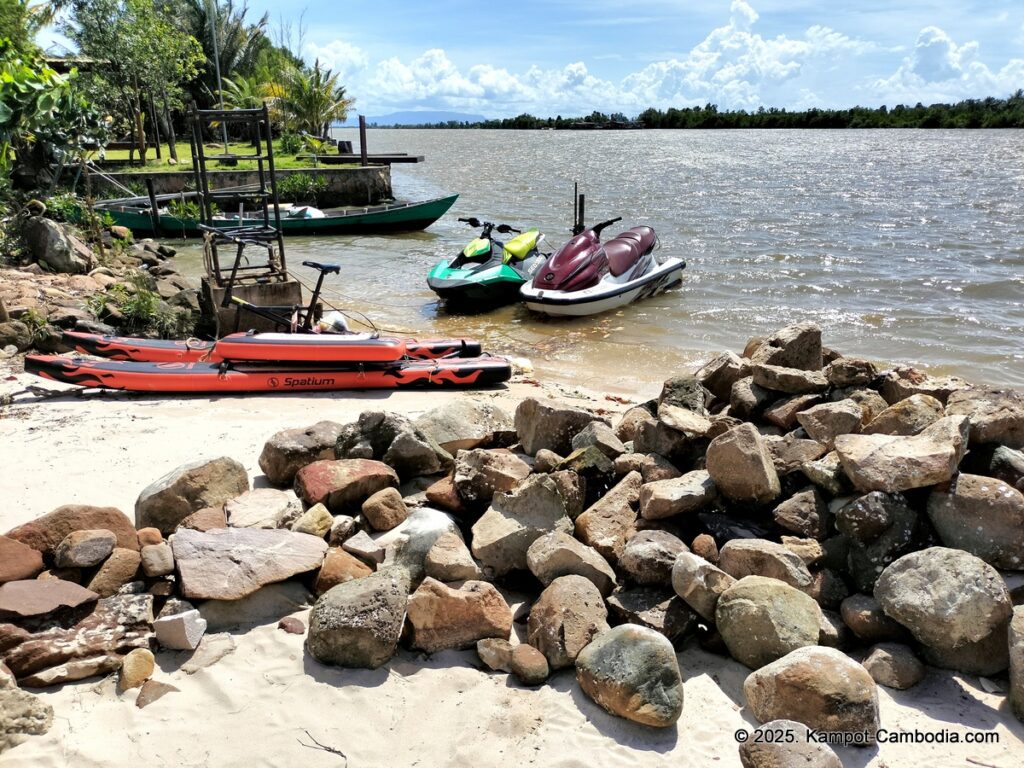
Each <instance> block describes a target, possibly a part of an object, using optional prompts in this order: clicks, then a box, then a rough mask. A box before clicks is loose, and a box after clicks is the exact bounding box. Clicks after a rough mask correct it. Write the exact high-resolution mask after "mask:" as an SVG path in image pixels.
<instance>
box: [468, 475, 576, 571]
mask: <svg viewBox="0 0 1024 768" xmlns="http://www.w3.org/2000/svg"><path fill="white" fill-rule="evenodd" d="M572 529H573V523H572V520H571V519H570V518H569V516H568V515H567V514H566V503H565V498H564V497H563V496H562V494H561V492H560V491H559V489H558V485H557V484H556V483H555V481H554V480H552V479H551V477H550V476H549V475H532V476H531V477H530V478H529V479H527V480H526V481H525V482H523V483H522V485H520V486H519V488H518V489H516V491H515V492H514V493H498V494H495V496H494V500H493V503H492V504H491V506H490V507H489V508H488V510H487V511H486V512H485V513H484V514H483V516H481V518H480V519H479V520H477V521H476V523H474V525H473V537H472V542H473V543H472V551H473V556H474V557H475V558H476V559H477V560H479V561H480V562H481V563H483V564H484V565H486V566H488V567H489V568H490V569H491V570H492V571H493V572H494V574H495V575H499V576H500V575H502V574H505V573H508V572H509V571H512V570H516V569H523V570H525V569H526V568H527V567H528V564H527V560H526V553H527V551H528V550H529V548H530V545H531V544H533V542H534V541H536V540H537V539H539V538H540V537H541V536H543V535H544V534H545V533H550V532H552V531H562V532H563V533H570V532H571V531H572Z"/></svg>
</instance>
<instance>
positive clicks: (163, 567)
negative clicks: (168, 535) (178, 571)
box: [139, 541, 174, 579]
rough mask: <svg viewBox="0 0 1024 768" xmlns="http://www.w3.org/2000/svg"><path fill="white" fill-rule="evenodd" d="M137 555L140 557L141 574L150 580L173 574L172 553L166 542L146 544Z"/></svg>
mask: <svg viewBox="0 0 1024 768" xmlns="http://www.w3.org/2000/svg"><path fill="white" fill-rule="evenodd" d="M139 554H140V555H141V557H142V572H143V573H144V574H146V575H147V576H149V577H150V578H151V579H152V578H159V577H160V576H169V575H170V574H172V573H174V552H173V551H172V550H171V545H170V544H168V543H167V542H166V541H161V542H160V543H159V544H148V545H146V546H145V547H143V548H142V549H141V550H140V552H139Z"/></svg>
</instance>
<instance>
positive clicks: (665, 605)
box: [607, 587, 697, 643]
mask: <svg viewBox="0 0 1024 768" xmlns="http://www.w3.org/2000/svg"><path fill="white" fill-rule="evenodd" d="M607 603H608V610H609V611H610V612H611V615H612V616H613V617H614V618H615V623H616V624H636V625H638V626H641V627H647V628H648V629H653V630H654V631H655V632H657V633H659V634H662V635H664V636H665V637H667V638H668V639H669V640H670V641H672V642H673V643H675V642H676V641H678V640H681V639H682V638H684V637H685V636H687V635H689V634H691V633H693V632H694V630H696V628H697V614H696V613H694V612H693V611H692V610H691V609H690V607H689V606H688V605H687V604H686V603H685V602H683V600H682V599H680V598H679V597H677V596H676V595H675V594H673V592H672V591H671V590H666V589H662V588H660V587H634V588H633V589H623V590H619V591H617V592H615V594H613V595H611V596H610V597H608V600H607Z"/></svg>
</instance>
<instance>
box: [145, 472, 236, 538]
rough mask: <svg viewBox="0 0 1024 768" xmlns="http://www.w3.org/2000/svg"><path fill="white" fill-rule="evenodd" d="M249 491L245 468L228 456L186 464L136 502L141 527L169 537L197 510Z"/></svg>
mask: <svg viewBox="0 0 1024 768" xmlns="http://www.w3.org/2000/svg"><path fill="white" fill-rule="evenodd" d="M247 490H249V475H248V474H247V473H246V471H245V467H243V466H242V465H241V464H239V463H238V462H237V461H235V460H234V459H230V458H228V457H226V456H224V457H221V458H219V459H213V460H210V461H207V460H200V461H194V462H190V463H188V464H183V465H181V466H180V467H178V468H176V469H174V470H172V471H171V472H168V473H167V474H166V475H164V476H163V477H161V478H160V479H159V480H157V481H155V482H153V483H152V484H150V485H149V486H147V487H146V488H145V489H144V490H143V491H142V493H140V494H139V498H138V500H137V501H136V502H135V524H136V527H137V528H150V527H152V528H157V529H159V531H160V533H162V534H164V535H165V536H167V535H168V534H171V533H173V532H174V529H175V528H177V527H178V524H179V523H180V522H181V521H182V520H184V519H185V518H186V517H188V516H189V515H191V514H192V513H193V512H198V511H199V510H201V509H205V508H207V507H220V506H223V505H224V503H225V502H227V501H229V500H231V499H233V498H235V497H236V496H238V495H239V494H241V493H244V492H245V491H247Z"/></svg>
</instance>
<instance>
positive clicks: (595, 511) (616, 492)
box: [575, 472, 642, 563]
mask: <svg viewBox="0 0 1024 768" xmlns="http://www.w3.org/2000/svg"><path fill="white" fill-rule="evenodd" d="M641 480H642V478H641V476H640V473H639V472H630V473H629V474H628V475H626V476H625V477H624V478H622V480H620V481H619V482H618V484H617V485H615V487H614V488H612V489H611V491H609V492H608V493H607V494H605V496H604V498H602V499H601V500H599V501H598V502H596V503H595V504H593V505H592V506H591V507H589V508H588V509H587V510H585V511H584V512H583V514H581V515H580V516H579V517H577V518H576V524H575V528H576V537H577V538H578V539H579V540H580V541H582V542H583V543H584V544H587V545H589V546H591V547H593V548H594V549H596V550H597V551H598V552H599V553H600V554H601V556H602V557H604V558H605V559H606V560H608V561H609V562H612V563H616V562H618V559H619V555H621V554H622V550H623V548H624V547H625V546H626V540H627V539H628V538H629V537H630V535H632V533H633V531H634V530H636V519H637V511H636V508H637V504H638V503H639V500H640V487H641V484H642V483H641Z"/></svg>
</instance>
